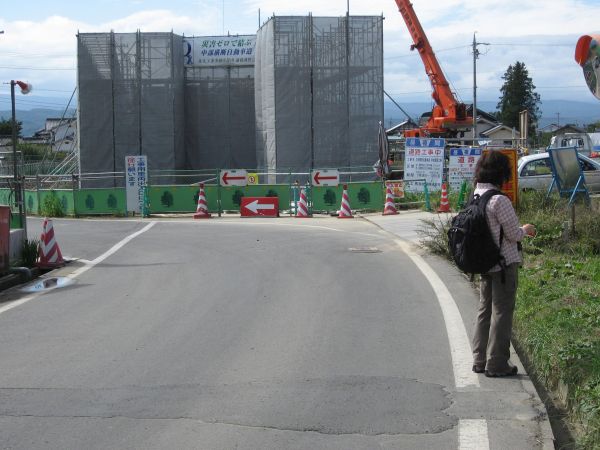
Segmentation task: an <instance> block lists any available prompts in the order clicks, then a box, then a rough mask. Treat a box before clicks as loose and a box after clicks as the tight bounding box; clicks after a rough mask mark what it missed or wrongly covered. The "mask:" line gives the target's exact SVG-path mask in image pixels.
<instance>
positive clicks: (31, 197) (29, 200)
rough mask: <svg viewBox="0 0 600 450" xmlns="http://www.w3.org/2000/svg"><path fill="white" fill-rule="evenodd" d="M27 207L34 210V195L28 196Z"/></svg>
mask: <svg viewBox="0 0 600 450" xmlns="http://www.w3.org/2000/svg"><path fill="white" fill-rule="evenodd" d="M27 209H28V210H29V211H31V210H33V195H30V196H28V197H27Z"/></svg>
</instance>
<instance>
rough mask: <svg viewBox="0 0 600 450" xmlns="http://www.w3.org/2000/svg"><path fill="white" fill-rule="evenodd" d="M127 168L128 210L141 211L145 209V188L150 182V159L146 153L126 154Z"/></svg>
mask: <svg viewBox="0 0 600 450" xmlns="http://www.w3.org/2000/svg"><path fill="white" fill-rule="evenodd" d="M125 170H126V179H125V188H126V189H125V191H126V193H127V211H133V212H136V213H141V212H142V211H143V210H144V188H145V187H146V184H147V183H148V159H147V157H146V155H142V156H126V157H125Z"/></svg>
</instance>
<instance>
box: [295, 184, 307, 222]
mask: <svg viewBox="0 0 600 450" xmlns="http://www.w3.org/2000/svg"><path fill="white" fill-rule="evenodd" d="M296 217H308V202H307V201H306V191H305V190H304V189H302V190H301V191H300V200H299V201H298V207H297V209H296Z"/></svg>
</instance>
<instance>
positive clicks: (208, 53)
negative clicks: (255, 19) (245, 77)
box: [183, 35, 256, 66]
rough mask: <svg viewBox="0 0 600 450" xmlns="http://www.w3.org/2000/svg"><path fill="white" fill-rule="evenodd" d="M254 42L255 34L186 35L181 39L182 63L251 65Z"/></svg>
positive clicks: (190, 64)
mask: <svg viewBox="0 0 600 450" xmlns="http://www.w3.org/2000/svg"><path fill="white" fill-rule="evenodd" d="M255 44H256V35H244V36H205V37H187V38H185V39H184V41H183V58H184V65H186V66H220V65H231V66H243V65H252V64H254V46H255Z"/></svg>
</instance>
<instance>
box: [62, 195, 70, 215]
mask: <svg viewBox="0 0 600 450" xmlns="http://www.w3.org/2000/svg"><path fill="white" fill-rule="evenodd" d="M60 203H61V205H62V209H63V211H64V212H65V213H66V212H67V211H68V210H69V201H68V200H67V196H66V195H63V196H62V197H61V199H60Z"/></svg>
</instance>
